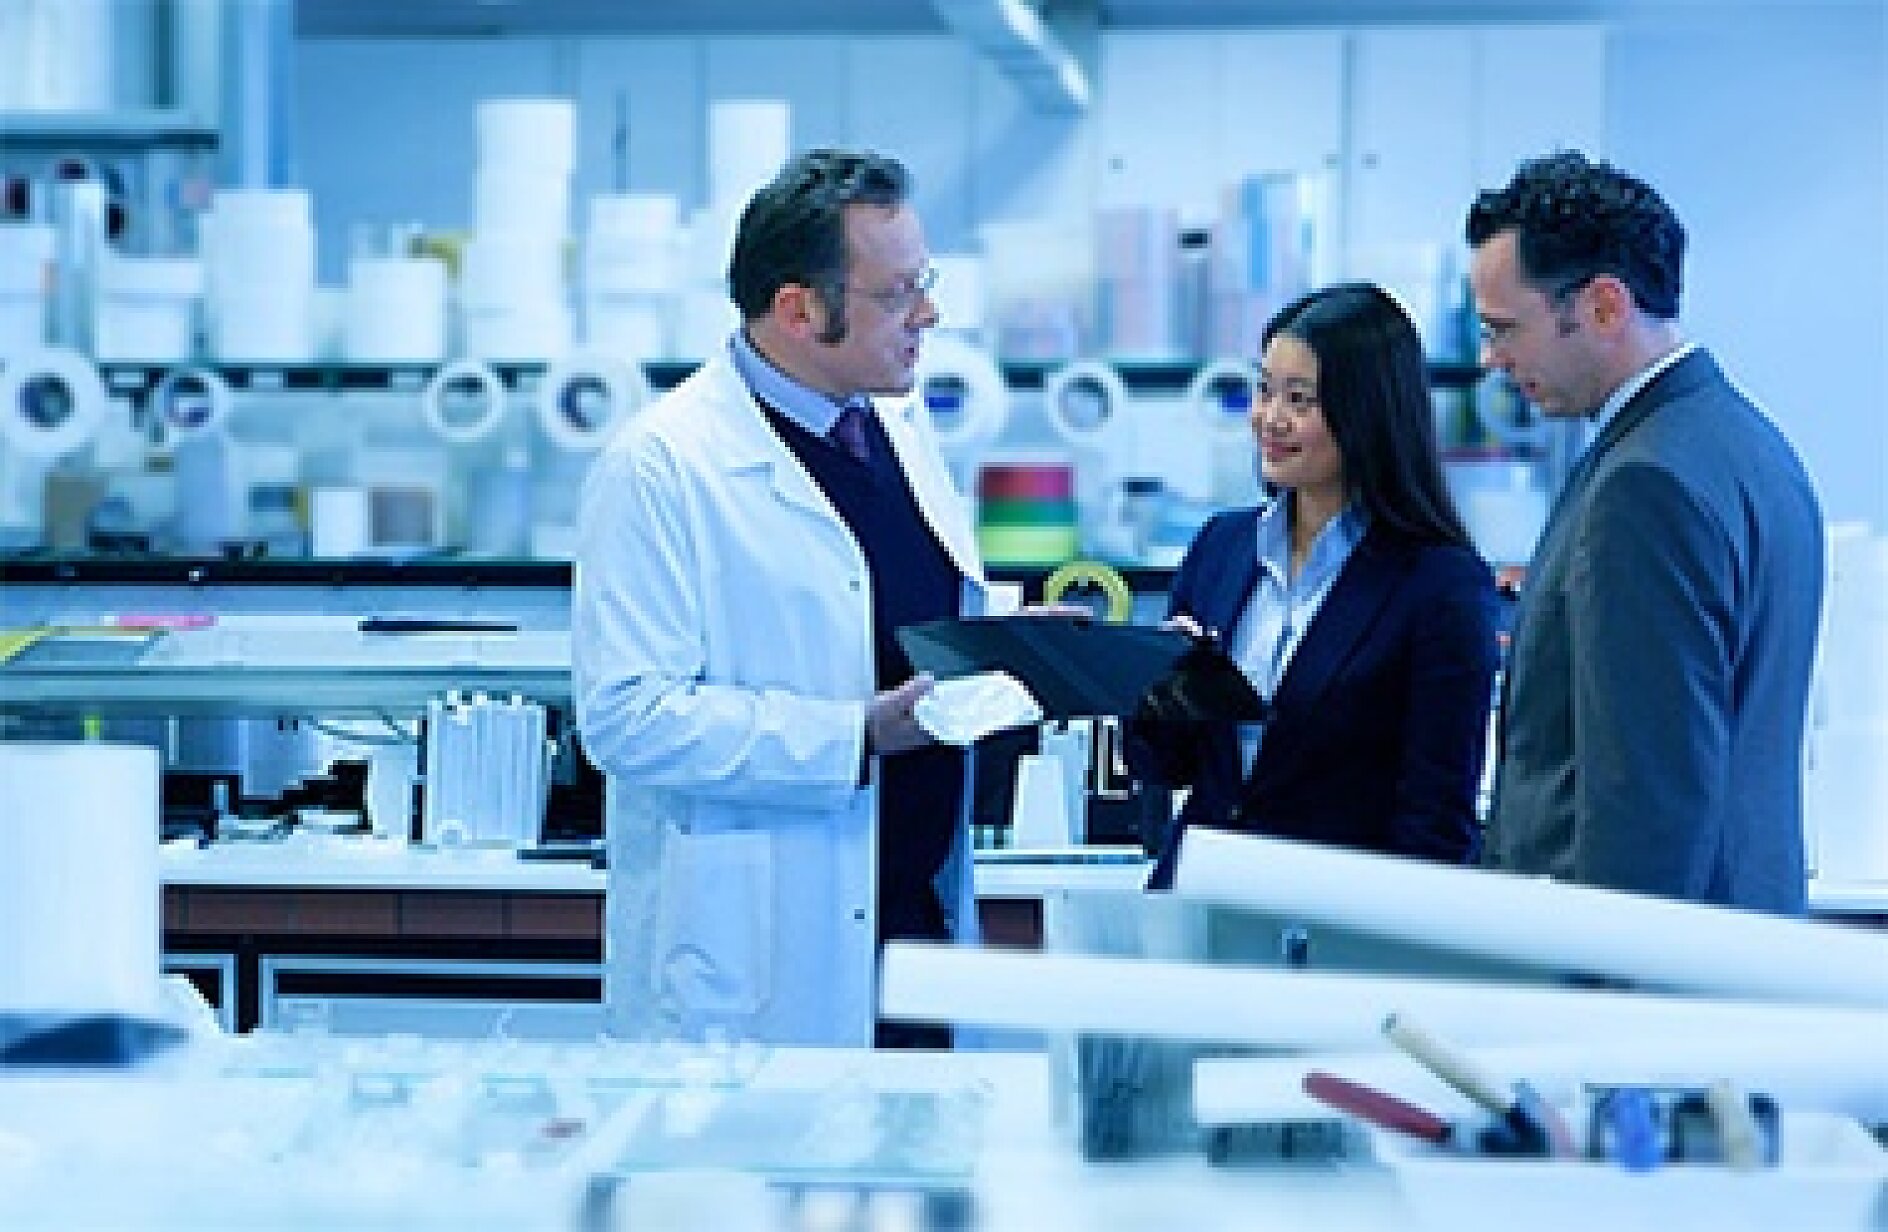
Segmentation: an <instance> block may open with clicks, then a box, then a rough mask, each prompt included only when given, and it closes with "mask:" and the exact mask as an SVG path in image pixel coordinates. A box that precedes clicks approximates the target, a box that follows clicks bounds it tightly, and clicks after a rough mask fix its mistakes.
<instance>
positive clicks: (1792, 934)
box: [1174, 828, 1888, 1007]
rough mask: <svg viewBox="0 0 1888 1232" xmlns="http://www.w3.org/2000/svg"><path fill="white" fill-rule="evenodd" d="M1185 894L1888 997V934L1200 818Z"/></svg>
mask: <svg viewBox="0 0 1888 1232" xmlns="http://www.w3.org/2000/svg"><path fill="white" fill-rule="evenodd" d="M1174 893H1175V894H1176V895H1178V896H1180V897H1182V898H1188V899H1193V900H1195V901H1200V902H1209V903H1218V904H1223V905H1226V906H1235V907H1248V908H1251V909H1254V910H1258V911H1264V912H1268V913H1278V914H1285V915H1289V916H1293V917H1302V918H1304V919H1305V920H1307V921H1308V922H1317V921H1324V922H1328V923H1331V924H1335V925H1338V926H1340V927H1343V928H1349V929H1355V930H1358V931H1360V932H1365V933H1371V934H1375V935H1378V936H1388V937H1395V938H1398V939H1399V940H1402V941H1407V942H1411V943H1415V944H1427V945H1436V946H1443V947H1446V948H1449V949H1453V950H1457V951H1460V952H1462V953H1466V954H1481V955H1486V956H1489V957H1494V958H1501V959H1509V960H1514V961H1518V962H1526V963H1534V964H1538V965H1539V966H1541V967H1542V968H1543V969H1545V970H1549V971H1552V970H1559V971H1579V972H1586V973H1590V974H1597V975H1612V976H1621V977H1624V978H1627V979H1633V980H1646V981H1651V982H1653V983H1656V984H1658V985H1660V986H1663V987H1670V988H1674V989H1684V990H1687V991H1692V992H1701V993H1710V994H1715V995H1719V996H1735V997H1750V998H1780V999H1787V1000H1813V1001H1821V1002H1824V1003H1827V1004H1832V1005H1867V1006H1876V1007H1888V937H1884V936H1880V935H1876V934H1870V933H1865V932H1860V931H1857V930H1854V929H1848V928H1840V927H1837V926H1835V925H1829V924H1818V923H1813V922H1810V921H1807V920H1794V919H1788V918H1785V917H1782V916H1771V915H1761V914H1757V913H1755V912H1747V911H1731V910H1727V909H1724V908H1719V907H1704V906H1698V905H1695V904H1692V903H1681V902H1673V901H1670V900H1667V899H1660V898H1650V897H1647V896H1644V895H1638V894H1621V893H1618V892H1615V891H1612V890H1599V889H1594V888H1592V887H1589V886H1577V885H1566V884H1563V883H1560V882H1554V881H1548V880H1546V879H1545V878H1537V877H1519V876H1515V875H1512V874H1508V873H1498V872H1492V871H1488V870H1484V869H1476V868H1451V867H1447V866H1444V865H1439V864H1430V863H1427V862H1425V861H1421V860H1407V859H1399V858H1396V857H1393V856H1378V855H1365V854H1361V853H1358V852H1353V851H1344V850H1340V849H1338V848H1332V847H1323V846H1319V845H1317V844H1315V843H1299V842H1291V841H1288V840H1285V839H1274V838H1257V837H1253V836H1250V835H1234V834H1226V833H1223V832H1218V831H1214V830H1209V829H1205V828H1196V829H1192V830H1189V831H1187V834H1186V837H1185V838H1183V839H1182V840H1181V847H1180V863H1179V867H1178V870H1177V871H1176V873H1175V878H1174Z"/></svg>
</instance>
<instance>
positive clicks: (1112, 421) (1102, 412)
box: [1042, 359, 1128, 449]
mask: <svg viewBox="0 0 1888 1232" xmlns="http://www.w3.org/2000/svg"><path fill="white" fill-rule="evenodd" d="M1127 405H1128V391H1127V387H1126V386H1125V385H1123V384H1122V383H1121V377H1120V375H1119V374H1118V373H1117V372H1115V370H1114V368H1113V366H1111V365H1109V364H1104V363H1102V362H1101V361H1099V360H1093V359H1078V360H1076V361H1075V362H1074V363H1072V364H1064V365H1063V366H1062V367H1060V368H1058V369H1056V370H1055V371H1054V372H1052V373H1050V374H1049V378H1048V380H1046V381H1044V382H1043V386H1042V411H1043V414H1044V415H1046V416H1048V419H1049V426H1050V427H1051V428H1054V429H1055V434H1056V435H1057V436H1059V437H1061V438H1062V439H1063V440H1064V441H1067V442H1068V443H1069V444H1070V445H1074V446H1076V447H1077V448H1082V449H1087V448H1099V447H1100V446H1101V445H1102V444H1103V443H1104V442H1105V441H1106V440H1107V439H1108V438H1109V437H1110V436H1111V435H1113V434H1114V433H1115V432H1117V431H1119V430H1120V428H1121V423H1122V414H1123V412H1125V411H1126V410H1127Z"/></svg>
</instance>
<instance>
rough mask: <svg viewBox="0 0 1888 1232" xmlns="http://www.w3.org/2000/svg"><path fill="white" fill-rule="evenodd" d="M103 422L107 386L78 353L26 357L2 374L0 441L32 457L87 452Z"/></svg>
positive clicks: (13, 360) (51, 351)
mask: <svg viewBox="0 0 1888 1232" xmlns="http://www.w3.org/2000/svg"><path fill="white" fill-rule="evenodd" d="M104 417H105V386H104V384H103V382H101V381H100V380H99V379H98V370H97V369H96V368H94V367H93V366H92V362H91V361H90V360H88V359H87V358H85V356H83V355H80V354H79V353H78V352H77V351H68V350H66V349H64V348H62V347H48V348H45V349H44V350H38V351H25V352H22V353H21V354H19V355H15V356H12V357H10V358H9V359H8V360H7V365H6V367H5V368H4V369H0V441H4V442H6V444H8V445H9V446H11V447H12V448H14V449H17V450H19V451H20V452H21V453H23V454H25V455H27V456H28V457H34V458H57V457H61V456H63V455H65V454H68V453H71V452H72V451H73V450H75V449H79V448H81V447H83V446H84V445H85V444H86V443H87V442H89V441H90V440H91V439H92V435H93V434H94V433H95V432H97V431H98V425H99V422H100V421H101V420H102V419H104Z"/></svg>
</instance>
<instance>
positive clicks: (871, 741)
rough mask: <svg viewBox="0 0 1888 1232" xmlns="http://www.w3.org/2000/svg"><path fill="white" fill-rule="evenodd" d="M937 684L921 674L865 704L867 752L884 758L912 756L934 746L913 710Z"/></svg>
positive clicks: (928, 733)
mask: <svg viewBox="0 0 1888 1232" xmlns="http://www.w3.org/2000/svg"><path fill="white" fill-rule="evenodd" d="M936 683H937V682H936V681H935V680H933V679H932V677H931V676H930V674H929V673H920V674H919V675H916V676H913V677H912V678H911V679H910V680H907V681H905V683H903V684H901V685H899V686H898V687H897V688H895V689H887V690H885V691H884V692H883V693H880V694H878V695H877V696H876V697H874V698H873V699H872V700H871V701H869V702H867V703H866V704H865V751H866V752H867V753H872V754H876V755H877V756H880V757H890V756H891V755H893V754H894V753H908V752H910V751H911V750H912V749H917V748H923V747H924V746H925V745H927V744H932V743H934V741H933V740H932V739H931V733H930V732H927V731H925V730H924V728H922V727H920V726H918V721H917V720H916V719H914V718H912V717H911V708H912V707H913V706H915V705H917V704H918V699H919V698H920V697H923V696H924V695H925V694H926V693H929V692H930V691H931V688H932V686H933V685H934V684H936Z"/></svg>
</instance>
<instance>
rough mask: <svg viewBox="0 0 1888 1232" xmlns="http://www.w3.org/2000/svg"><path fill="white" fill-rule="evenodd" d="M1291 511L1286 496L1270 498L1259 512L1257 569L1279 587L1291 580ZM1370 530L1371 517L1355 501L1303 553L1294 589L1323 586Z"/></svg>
mask: <svg viewBox="0 0 1888 1232" xmlns="http://www.w3.org/2000/svg"><path fill="white" fill-rule="evenodd" d="M1290 508H1291V497H1290V495H1289V494H1288V493H1281V494H1280V495H1278V496H1275V497H1273V498H1272V499H1271V500H1269V501H1267V502H1266V503H1265V504H1264V505H1262V506H1261V507H1260V508H1259V544H1258V549H1259V568H1260V569H1262V570H1264V571H1265V572H1266V573H1267V574H1269V575H1270V576H1271V577H1272V579H1273V580H1274V581H1276V582H1278V583H1279V584H1280V585H1285V584H1287V583H1288V582H1289V581H1290V580H1291V519H1290V517H1289V511H1290ZM1369 529H1370V515H1369V514H1368V513H1366V512H1364V509H1363V506H1361V505H1359V504H1358V503H1357V502H1356V501H1352V502H1350V503H1349V504H1348V505H1345V506H1344V508H1343V511H1342V512H1340V513H1339V514H1338V515H1337V516H1336V517H1334V518H1332V519H1331V520H1330V521H1329V522H1326V523H1325V524H1324V529H1323V530H1321V531H1319V532H1318V537H1317V538H1316V539H1314V540H1312V541H1311V550H1310V551H1309V552H1307V553H1305V564H1304V568H1303V569H1302V570H1301V571H1300V572H1299V574H1298V578H1297V581H1296V583H1295V585H1296V586H1297V587H1298V588H1300V589H1303V588H1306V587H1310V588H1314V589H1315V588H1316V587H1319V586H1322V585H1323V584H1324V583H1325V581H1327V580H1328V579H1329V578H1331V577H1332V576H1333V575H1335V574H1336V573H1337V571H1338V570H1340V569H1342V568H1343V567H1344V562H1345V561H1347V560H1349V559H1350V554H1351V553H1352V552H1353V551H1355V550H1356V547H1357V545H1358V544H1359V543H1361V542H1363V537H1364V533H1365V532H1366V531H1368V530H1369Z"/></svg>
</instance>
